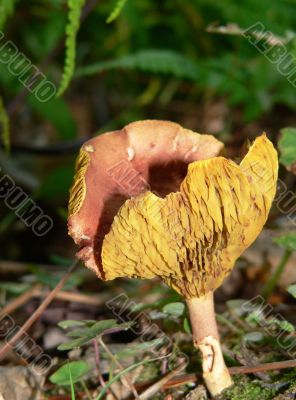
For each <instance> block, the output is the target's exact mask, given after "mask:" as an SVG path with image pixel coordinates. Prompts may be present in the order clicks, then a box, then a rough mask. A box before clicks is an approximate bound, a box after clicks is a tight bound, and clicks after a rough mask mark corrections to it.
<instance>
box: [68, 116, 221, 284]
mask: <svg viewBox="0 0 296 400" xmlns="http://www.w3.org/2000/svg"><path fill="white" fill-rule="evenodd" d="M222 149H223V143H221V142H220V141H218V140H217V139H215V138H214V137H213V136H210V135H200V134H197V133H195V132H192V131H190V130H187V129H184V128H182V127H181V126H180V125H178V124H176V123H173V122H168V121H156V120H147V121H139V122H134V123H131V124H129V125H127V126H126V127H125V128H123V129H122V130H119V131H114V132H109V133H106V134H103V135H100V136H97V137H95V138H93V139H91V140H89V141H88V142H86V143H85V144H84V145H83V146H82V148H81V151H80V154H79V156H78V159H77V164H76V175H75V178H74V182H73V186H72V188H71V193H70V202H69V219H68V227H69V234H70V235H71V236H72V237H73V239H74V241H75V242H76V244H77V245H78V246H80V247H81V250H80V251H79V252H78V254H77V255H78V257H79V258H81V259H82V260H84V262H85V264H86V266H88V267H89V268H91V269H93V270H94V271H95V272H96V273H97V274H98V276H99V277H100V278H102V279H106V276H105V272H104V270H103V268H102V260H101V250H102V242H103V240H104V237H105V235H106V234H107V233H108V232H109V231H110V227H111V224H112V222H113V219H114V216H115V215H116V214H117V212H118V210H119V208H120V207H121V206H122V204H123V203H124V202H125V201H126V200H127V199H129V198H130V197H132V196H137V195H139V194H141V193H144V192H146V191H147V190H149V189H150V190H151V191H153V192H156V193H157V195H158V196H165V195H167V194H168V193H171V192H175V191H177V190H178V189H179V185H180V182H181V181H182V179H183V178H184V177H185V176H186V173H187V166H188V164H189V163H191V162H193V161H195V160H204V159H208V158H211V157H214V156H217V155H218V154H219V153H220V152H221V151H222Z"/></svg>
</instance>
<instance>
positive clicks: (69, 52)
mask: <svg viewBox="0 0 296 400" xmlns="http://www.w3.org/2000/svg"><path fill="white" fill-rule="evenodd" d="M84 3H85V0H68V7H69V16H68V24H67V27H66V55H65V66H64V72H63V76H62V80H61V83H60V87H59V89H58V92H57V96H61V95H62V94H63V93H64V91H65V90H66V89H67V87H68V86H69V83H70V81H71V78H72V76H73V73H74V69H75V57H76V35H77V32H78V30H79V26H80V16H81V11H82V7H83V6H84Z"/></svg>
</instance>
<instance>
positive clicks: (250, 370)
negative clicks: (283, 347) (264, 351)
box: [163, 360, 296, 389]
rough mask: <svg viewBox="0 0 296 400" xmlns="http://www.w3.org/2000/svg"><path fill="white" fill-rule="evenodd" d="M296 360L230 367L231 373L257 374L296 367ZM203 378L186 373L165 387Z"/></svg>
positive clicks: (199, 375)
mask: <svg viewBox="0 0 296 400" xmlns="http://www.w3.org/2000/svg"><path fill="white" fill-rule="evenodd" d="M295 367H296V360H287V361H278V362H273V363H265V364H260V365H254V366H250V367H248V366H242V367H230V368H228V370H229V372H230V374H231V375H238V374H255V373H256V372H263V371H274V370H275V371H276V370H278V369H285V368H295ZM199 378H201V374H186V375H181V376H178V377H176V378H173V379H171V380H170V381H169V382H167V383H166V384H165V385H164V386H163V387H164V389H168V388H172V387H178V386H182V385H186V384H187V383H190V382H196V381H197V380H198V379H199Z"/></svg>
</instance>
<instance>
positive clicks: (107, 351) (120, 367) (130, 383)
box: [98, 336, 140, 400]
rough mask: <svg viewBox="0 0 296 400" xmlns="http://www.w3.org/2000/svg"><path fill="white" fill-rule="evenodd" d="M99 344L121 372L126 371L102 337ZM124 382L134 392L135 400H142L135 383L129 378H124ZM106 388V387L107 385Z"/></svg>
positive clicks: (99, 338)
mask: <svg viewBox="0 0 296 400" xmlns="http://www.w3.org/2000/svg"><path fill="white" fill-rule="evenodd" d="M98 340H99V343H100V345H101V346H102V347H103V349H104V350H105V351H106V353H107V354H108V355H109V357H110V358H111V360H112V361H114V363H115V364H116V365H117V366H118V368H119V369H120V371H124V368H123V366H122V365H121V364H120V362H119V361H118V360H117V358H116V357H114V354H113V353H112V352H111V351H110V350H109V348H108V346H106V344H105V343H104V341H103V339H102V336H99V337H98ZM122 380H123V381H125V382H126V384H127V385H128V386H129V388H130V390H131V391H132V392H133V395H134V396H135V399H137V400H140V398H139V394H138V392H137V390H136V388H135V386H134V385H133V383H132V382H131V380H130V379H128V378H127V377H123V378H122ZM105 388H106V385H105Z"/></svg>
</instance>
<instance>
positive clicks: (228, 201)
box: [102, 134, 278, 299]
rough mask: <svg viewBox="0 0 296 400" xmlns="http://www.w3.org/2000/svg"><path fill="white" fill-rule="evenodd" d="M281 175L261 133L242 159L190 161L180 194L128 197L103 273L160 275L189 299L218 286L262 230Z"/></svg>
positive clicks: (106, 248)
mask: <svg viewBox="0 0 296 400" xmlns="http://www.w3.org/2000/svg"><path fill="white" fill-rule="evenodd" d="M277 174H278V157H277V152H276V150H275V149H274V147H273V145H272V143H271V142H270V141H269V140H268V139H267V137H266V135H265V134H263V135H262V136H260V137H259V138H257V139H256V140H255V142H254V143H253V145H252V146H251V148H250V149H249V152H248V154H247V155H246V157H245V158H244V159H243V160H242V162H241V163H240V165H237V164H235V163H234V162H233V161H231V160H228V159H226V158H223V157H215V158H211V159H207V160H202V161H196V162H192V163H191V164H190V165H189V167H188V172H187V175H186V177H185V179H184V180H183V182H182V183H181V186H180V190H179V191H178V192H174V193H170V194H168V195H167V196H166V197H165V198H160V197H158V196H157V195H155V194H154V193H152V192H151V191H148V192H146V193H144V194H141V195H139V196H136V197H134V198H131V199H129V200H127V201H126V202H125V203H124V205H123V206H122V207H121V209H120V210H119V212H118V213H117V215H116V216H115V219H114V222H113V224H112V226H111V230H110V232H109V233H108V234H107V235H106V236H105V239H104V242H103V247H102V260H103V273H104V279H114V278H117V277H133V278H153V277H159V278H161V279H162V280H163V281H164V282H165V283H166V284H167V285H169V286H170V287H172V288H173V289H175V290H176V291H177V292H179V293H181V294H182V295H183V296H184V297H185V298H187V299H190V298H194V297H201V296H204V295H205V294H206V293H208V292H210V291H213V290H215V289H216V288H217V287H218V286H219V285H220V284H221V283H222V282H223V280H224V278H225V277H226V276H227V275H228V274H229V272H230V271H231V269H232V268H233V266H234V263H235V261H236V259H237V258H238V257H239V256H240V254H241V253H242V252H243V251H244V250H245V249H246V248H247V247H248V246H250V245H251V243H252V242H253V241H254V240H255V239H256V237H257V236H258V234H259V233H260V231H261V230H262V228H263V226H264V224H265V222H266V220H267V217H268V213H269V210H270V208H271V205H272V201H273V198H274V196H275V192H276V181H277Z"/></svg>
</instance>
